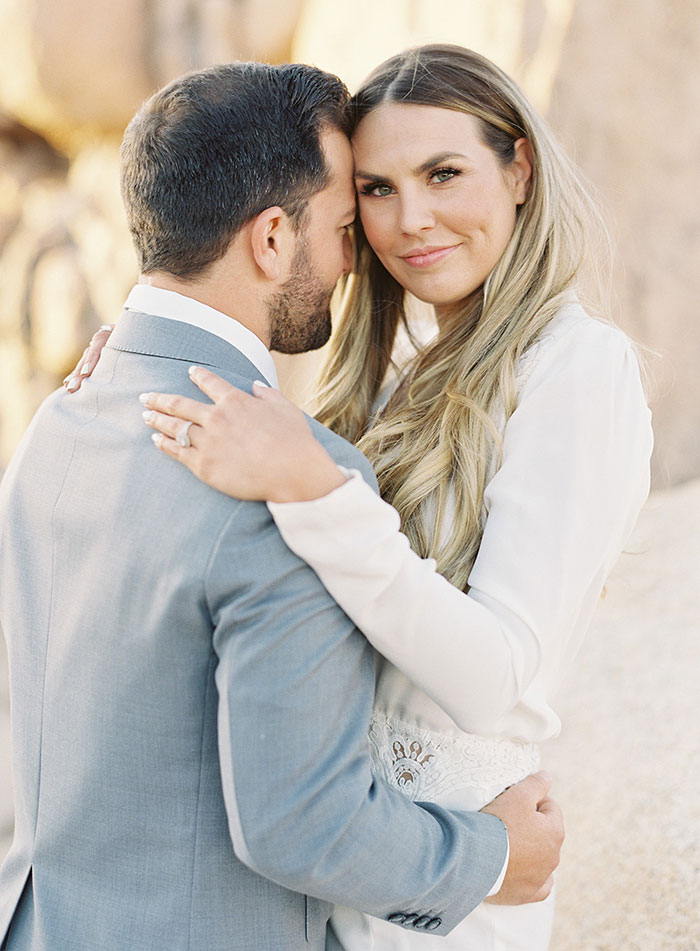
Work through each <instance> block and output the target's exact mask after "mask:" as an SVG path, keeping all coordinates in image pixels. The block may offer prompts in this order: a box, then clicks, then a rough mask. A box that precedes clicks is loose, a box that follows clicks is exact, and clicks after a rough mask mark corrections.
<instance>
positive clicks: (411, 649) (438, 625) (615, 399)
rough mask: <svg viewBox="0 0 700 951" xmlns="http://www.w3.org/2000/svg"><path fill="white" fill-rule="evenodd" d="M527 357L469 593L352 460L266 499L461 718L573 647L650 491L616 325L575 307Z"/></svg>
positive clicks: (501, 700) (383, 640) (347, 606)
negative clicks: (581, 314)
mask: <svg viewBox="0 0 700 951" xmlns="http://www.w3.org/2000/svg"><path fill="white" fill-rule="evenodd" d="M529 362H530V364H531V367H530V374H529V376H528V378H527V380H526V382H525V383H524V385H523V386H522V389H521V391H520V395H519V401H518V406H517V409H516V410H515V412H514V413H513V415H512V416H511V418H510V419H509V421H508V423H507V425H506V427H505V431H504V437H503V456H502V464H501V466H500V468H499V469H498V470H497V471H496V473H495V475H494V476H493V478H492V479H491V481H490V482H489V484H488V485H487V487H486V491H485V497H484V504H485V509H486V513H487V518H486V523H485V528H484V533H483V538H482V542H481V546H480V549H479V554H478V556H477V560H476V562H475V564H474V567H473V569H472V573H471V575H470V578H469V593H468V594H465V593H464V592H462V591H460V590H458V589H457V588H455V587H453V586H452V585H451V584H449V582H447V581H446V580H445V579H444V578H443V577H442V576H441V575H439V574H438V573H437V572H436V571H435V563H434V561H432V560H431V559H422V558H420V557H419V556H418V555H417V554H415V552H413V551H412V549H411V548H410V545H409V543H408V540H407V538H406V537H405V536H404V535H403V534H402V533H401V532H400V529H399V516H398V514H397V513H396V511H395V510H394V509H393V508H392V507H391V506H390V505H387V504H386V503H385V502H383V501H382V500H381V499H380V498H378V497H377V496H376V495H375V493H374V492H373V491H372V489H371V488H369V486H367V485H366V484H365V483H364V482H363V480H362V479H361V477H360V476H359V474H353V475H352V477H351V478H350V479H349V480H348V482H346V483H345V485H343V486H341V487H340V488H338V489H336V490H335V491H333V492H331V493H330V494H329V495H327V496H325V497H324V498H321V499H317V500H315V501H313V502H302V503H285V504H272V503H270V505H269V508H270V511H271V512H272V515H273V517H274V519H275V521H276V523H277V525H278V527H279V530H280V532H281V533H282V536H283V537H284V539H285V541H286V543H287V544H288V545H289V547H290V548H291V549H292V550H293V551H295V552H296V553H297V554H298V555H299V556H300V557H302V558H303V559H304V560H305V561H306V562H308V563H309V564H310V565H311V567H312V568H314V570H315V571H316V572H317V574H318V575H319V577H320V578H321V580H322V582H323V584H324V585H325V586H326V588H327V589H328V591H329V592H330V593H331V595H332V596H333V598H334V599H335V600H336V601H337V602H338V603H339V604H340V605H341V607H342V608H343V609H344V610H345V612H346V613H347V614H348V615H349V616H350V617H351V618H352V619H353V621H354V622H355V624H356V625H357V626H358V627H359V628H360V630H361V631H363V633H364V634H365V635H366V637H367V638H368V639H369V641H371V643H372V644H373V645H374V646H375V647H376V649H377V650H378V651H379V652H380V653H382V654H384V656H385V657H387V658H388V659H389V660H390V661H391V662H392V663H393V664H394V665H395V666H396V667H398V668H399V669H400V670H401V671H402V672H403V673H404V674H406V676H407V677H408V678H409V679H410V680H412V681H413V682H414V683H416V684H417V685H418V686H419V687H420V688H421V689H422V690H424V691H425V692H426V693H427V694H428V695H429V696H431V697H432V698H433V700H435V702H436V703H437V704H438V705H439V706H440V707H442V709H443V710H444V711H445V712H446V713H447V714H449V716H450V717H452V719H453V720H454V721H455V722H456V723H457V724H458V726H460V727H461V728H462V729H463V730H465V731H468V732H473V733H480V732H490V731H492V729H493V725H494V723H497V722H498V721H499V719H500V718H501V717H503V716H505V715H506V714H507V713H508V712H509V711H510V710H512V709H513V707H514V706H515V705H516V704H517V703H518V701H519V700H520V698H521V697H522V695H523V693H524V691H525V690H526V689H527V687H528V685H529V684H530V683H531V682H532V680H533V678H534V677H535V676H536V675H538V674H541V673H542V671H543V670H547V669H548V670H550V671H552V670H556V669H558V668H559V667H560V666H561V665H562V664H564V663H565V662H566V660H567V658H569V657H570V655H571V652H575V650H576V649H577V648H578V643H575V641H576V639H577V637H578V636H579V634H578V633H577V631H578V629H579V628H580V621H581V616H582V614H585V613H586V610H587V602H590V603H591V605H592V604H594V602H595V600H596V599H597V597H598V596H599V593H600V590H601V588H602V586H603V584H604V581H605V577H606V575H607V573H608V572H609V570H610V568H611V567H612V565H613V564H614V562H615V561H616V559H617V557H618V555H619V553H620V551H621V550H622V548H623V546H624V544H625V542H626V540H627V539H628V537H629V534H630V532H631V530H632V527H633V525H634V522H635V519H636V517H637V514H638V512H639V509H640V508H641V506H642V504H643V502H644V500H645V499H646V496H647V494H648V490H649V457H650V453H651V445H652V437H651V426H650V414H649V410H648V408H647V406H646V402H645V399H644V395H643V391H642V386H641V382H640V376H639V368H638V364H637V361H636V358H635V356H634V353H633V352H632V350H631V348H630V346H629V343H628V341H627V339H626V338H625V337H624V335H623V334H621V333H619V332H617V331H615V330H612V329H611V328H609V327H607V326H606V325H603V324H598V323H596V322H594V321H592V320H591V319H590V318H586V319H585V321H583V322H581V323H578V324H575V325H574V326H573V328H568V330H567V332H566V333H565V334H564V335H563V336H559V337H556V338H554V339H552V340H548V339H546V338H545V340H544V341H543V342H542V343H541V344H540V345H539V346H538V350H537V351H536V352H535V353H534V354H533V355H532V357H531V358H530V361H529ZM591 611H592V607H591ZM587 620H588V618H586V623H587Z"/></svg>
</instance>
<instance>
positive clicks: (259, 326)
mask: <svg viewBox="0 0 700 951" xmlns="http://www.w3.org/2000/svg"><path fill="white" fill-rule="evenodd" d="M207 275H208V276H207V277H205V278H202V279H200V280H192V281H187V280H183V279H182V278H180V277H177V275H175V274H170V273H168V272H167V271H151V272H149V273H148V274H141V275H140V276H139V284H147V285H149V286H150V287H159V288H162V289H163V290H166V291H175V292H176V293H177V294H182V295H183V296H184V297H190V298H192V300H196V301H199V303H200V304H205V305H206V306H207V307H212V308H213V309H214V310H217V311H219V313H221V314H224V315H225V316H226V317H231V318H233V319H234V320H237V321H238V322H239V323H240V324H243V326H244V327H246V328H247V329H248V330H250V331H251V332H252V333H254V334H255V335H256V337H258V338H259V339H260V340H261V341H262V342H263V343H264V344H265V346H266V347H268V348H269V346H270V333H269V328H268V325H267V319H266V309H265V308H264V307H261V306H260V303H259V302H258V301H255V300H254V299H250V295H245V294H238V295H234V294H232V293H231V292H230V286H231V285H230V284H229V282H228V281H226V282H224V281H222V280H220V276H219V275H218V274H217V273H216V271H215V272H214V273H211V271H207Z"/></svg>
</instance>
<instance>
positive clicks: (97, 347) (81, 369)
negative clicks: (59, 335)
mask: <svg viewBox="0 0 700 951" xmlns="http://www.w3.org/2000/svg"><path fill="white" fill-rule="evenodd" d="M113 330H114V324H102V326H101V327H100V329H99V330H98V331H97V332H96V333H94V334H93V335H92V338H91V339H90V343H89V344H88V345H87V347H86V348H85V350H83V355H82V357H81V358H80V360H78V365H77V366H76V368H75V370H73V372H72V373H69V374H68V376H67V377H66V378H65V380H64V381H63V385H64V386H65V388H66V389H67V390H68V392H69V393H75V391H76V390H79V389H80V385H81V383H82V382H83V380H84V379H85V378H86V377H88V376H90V374H91V373H92V371H93V370H94V369H95V367H96V366H97V361H98V360H99V359H100V354H101V353H102V349H103V347H104V345H105V344H106V343H107V341H108V340H109V335H110V334H111V333H112V331H113Z"/></svg>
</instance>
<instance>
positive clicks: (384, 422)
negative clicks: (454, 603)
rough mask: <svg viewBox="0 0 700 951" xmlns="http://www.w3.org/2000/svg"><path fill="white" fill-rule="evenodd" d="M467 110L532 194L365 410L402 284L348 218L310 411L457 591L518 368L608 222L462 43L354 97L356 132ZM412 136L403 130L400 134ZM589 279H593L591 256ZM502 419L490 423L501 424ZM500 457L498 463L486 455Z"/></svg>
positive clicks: (412, 55) (384, 366) (373, 82)
mask: <svg viewBox="0 0 700 951" xmlns="http://www.w3.org/2000/svg"><path fill="white" fill-rule="evenodd" d="M387 102H392V103H411V104H420V105H430V106H437V107H440V108H444V109H451V110H454V111H457V112H465V113H468V114H471V115H473V116H475V117H476V118H477V119H478V120H479V126H480V131H481V134H482V137H483V141H484V143H485V144H486V145H487V146H489V147H490V148H491V149H492V151H493V152H494V153H495V154H496V156H497V157H498V158H499V161H500V162H501V164H502V165H503V166H504V167H505V166H507V165H508V164H510V162H512V161H513V157H514V143H515V142H516V140H518V139H520V138H523V137H524V138H526V139H527V140H528V142H529V144H530V147H531V149H532V155H533V175H532V179H531V183H530V187H529V191H528V195H527V198H526V200H525V202H524V204H523V205H521V206H520V207H519V209H518V216H517V221H516V225H515V229H514V231H513V234H512V236H511V239H510V241H509V243H508V245H507V247H506V249H505V251H504V252H503V255H502V256H501V258H500V260H499V262H498V263H497V264H496V266H495V268H494V269H493V271H492V272H491V273H490V274H489V276H488V278H487V280H486V282H485V283H484V285H483V287H482V288H481V289H480V290H479V291H478V292H477V293H476V294H474V295H472V296H471V297H470V298H469V299H468V300H466V301H464V302H463V304H462V306H461V307H459V308H458V309H457V312H456V313H455V314H454V316H453V317H452V318H451V319H450V321H449V322H448V325H447V326H446V327H441V332H440V334H439V336H438V337H437V338H436V339H435V340H434V341H432V342H431V343H429V344H428V345H426V346H424V347H422V348H419V349H418V351H417V353H416V355H415V357H414V358H413V359H412V360H411V362H410V363H409V365H408V366H407V367H406V368H405V369H404V372H403V375H402V378H401V381H400V383H399V385H398V387H397V388H396V390H395V392H394V394H393V395H392V397H391V399H390V401H389V403H388V405H387V406H386V408H385V409H384V410H383V412H381V413H380V414H379V415H378V416H377V418H376V419H372V406H373V403H374V402H375V400H376V399H377V395H378V392H379V389H380V387H381V385H382V383H383V381H384V379H385V376H386V373H387V370H388V369H389V367H390V364H391V361H392V352H393V350H394V345H395V341H396V333H397V329H398V327H399V325H401V324H403V325H404V326H407V321H406V312H405V297H406V294H405V291H404V289H403V288H402V287H401V286H400V284H399V283H398V282H397V281H396V280H395V279H394V278H393V277H392V276H391V275H390V274H389V273H388V271H386V269H385V268H384V266H383V265H382V264H381V262H380V261H379V259H378V258H377V256H376V255H375V254H374V252H373V250H372V248H371V247H370V246H369V244H368V242H367V240H366V238H365V236H364V233H363V231H362V227H361V225H360V224H359V223H358V225H357V226H356V262H355V267H354V269H353V273H352V274H351V275H350V276H349V278H348V279H347V280H346V284H345V288H344V294H343V300H342V304H341V308H340V314H339V317H338V318H337V320H336V324H337V327H336V331H335V333H334V337H333V339H332V342H331V346H330V354H329V357H328V360H327V362H326V365H325V367H324V370H323V372H322V376H321V380H320V385H319V390H318V397H317V403H316V407H315V412H316V415H317V417H318V419H320V420H321V422H323V423H325V424H326V425H327V426H329V427H330V428H331V429H333V430H335V431H336V432H338V433H340V434H341V435H343V436H345V437H346V438H347V439H350V440H351V441H353V442H355V443H357V445H358V446H359V448H360V449H362V451H363V452H364V453H365V454H366V456H367V457H368V459H369V460H370V462H371V463H372V464H373V466H374V468H375V471H376V473H377V478H378V480H379V486H380V490H381V493H382V496H383V497H384V498H385V499H386V500H387V501H388V502H390V503H391V504H392V505H394V507H395V508H396V509H397V510H398V512H399V514H400V516H401V522H402V529H403V531H404V532H405V533H406V534H407V535H408V537H409V539H410V541H411V545H412V547H413V548H414V550H415V551H417V552H418V553H419V554H420V555H422V556H423V557H432V558H435V559H436V561H437V566H438V570H439V571H440V572H441V573H442V574H443V575H445V577H446V578H448V580H450V581H451V582H452V583H453V584H454V585H456V586H458V587H459V588H462V589H466V587H467V582H468V577H469V572H470V570H471V568H472V565H473V563H474V560H475V558H476V554H477V552H478V549H479V544H480V542H481V535H482V531H483V515H482V510H483V500H484V489H485V485H486V481H487V479H488V476H489V473H490V471H492V467H493V465H494V464H497V463H498V459H499V458H500V430H501V427H502V424H503V420H504V419H505V420H506V421H507V420H508V418H509V417H510V415H511V414H512V413H513V411H514V410H515V408H516V401H517V381H516V370H517V366H518V362H519V360H520V359H521V357H522V356H523V354H524V353H525V352H526V351H527V350H528V348H529V347H531V346H532V344H533V342H534V341H535V340H536V339H537V337H538V336H539V335H540V334H541V332H542V330H543V329H544V328H545V327H546V325H547V324H548V323H549V321H550V320H551V319H552V318H553V317H554V316H555V314H556V313H557V311H558V310H559V309H560V307H561V306H562V304H563V303H564V301H565V300H566V299H567V298H569V297H570V295H571V293H572V291H573V290H574V289H577V290H578V288H577V279H578V277H579V275H580V273H581V271H582V268H583V266H584V264H585V263H586V260H587V256H588V255H589V253H590V252H591V250H592V249H595V248H596V241H595V240H594V238H595V236H596V235H598V236H600V237H601V238H602V246H603V250H604V251H606V250H607V252H608V253H609V242H607V230H606V229H605V226H604V223H603V221H602V219H601V216H600V213H599V212H598V209H597V207H596V205H595V203H594V201H593V200H592V199H591V198H590V195H589V189H588V187H587V186H585V185H584V184H583V182H582V180H581V177H580V175H579V174H578V172H577V171H576V169H575V168H574V166H573V165H572V164H571V162H570V161H569V160H568V159H567V158H566V156H565V155H564V154H563V153H562V151H561V150H560V148H559V147H558V145H557V144H556V143H555V141H554V139H553V137H552V134H551V133H550V131H549V130H548V129H547V127H546V125H545V124H544V122H543V121H542V119H540V117H539V116H538V115H537V114H536V112H535V111H534V109H533V108H532V107H531V106H530V104H529V103H528V101H527V100H526V98H525V97H524V95H523V94H522V93H521V91H520V90H519V89H518V87H517V86H516V85H515V83H514V82H513V81H512V80H510V79H509V78H508V77H507V76H506V75H505V74H504V73H503V72H502V71H501V70H500V69H498V67H496V66H495V65H494V64H493V63H491V62H489V61H488V60H487V59H485V58H484V57H482V56H480V55H478V54H477V53H474V52H472V51H470V50H467V49H464V48H462V47H458V46H452V45H429V46H423V47H419V48H417V49H411V50H407V51H406V52H404V53H400V54H399V55H397V56H394V57H392V58H391V59H389V60H387V61H386V62H385V63H383V64H382V65H381V66H379V67H378V68H377V69H376V70H375V71H374V72H373V73H372V74H371V75H370V76H369V78H368V79H367V80H366V82H365V83H364V85H363V86H362V88H361V89H360V90H359V91H358V92H357V93H356V95H355V96H354V97H353V100H352V109H353V118H354V127H355V128H356V127H357V125H358V124H359V123H360V122H361V121H362V119H363V118H364V117H365V116H366V115H368V114H369V113H370V112H371V111H372V110H373V109H375V108H376V107H377V106H379V105H381V104H382V103H387ZM409 134H410V133H409ZM593 273H598V274H599V273H600V268H599V267H598V266H597V254H596V251H595V250H594V253H593ZM497 421H498V422H497ZM494 456H495V458H494Z"/></svg>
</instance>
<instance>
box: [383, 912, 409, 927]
mask: <svg viewBox="0 0 700 951" xmlns="http://www.w3.org/2000/svg"><path fill="white" fill-rule="evenodd" d="M405 920H406V915H404V914H402V913H401V912H400V911H395V912H394V914H393V915H389V917H388V918H387V921H390V922H391V923H392V925H402V924H403V923H404V922H405Z"/></svg>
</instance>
